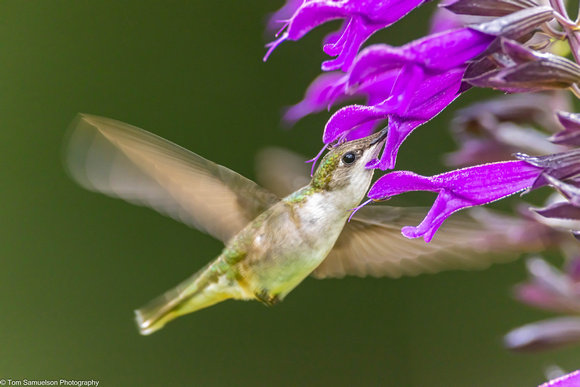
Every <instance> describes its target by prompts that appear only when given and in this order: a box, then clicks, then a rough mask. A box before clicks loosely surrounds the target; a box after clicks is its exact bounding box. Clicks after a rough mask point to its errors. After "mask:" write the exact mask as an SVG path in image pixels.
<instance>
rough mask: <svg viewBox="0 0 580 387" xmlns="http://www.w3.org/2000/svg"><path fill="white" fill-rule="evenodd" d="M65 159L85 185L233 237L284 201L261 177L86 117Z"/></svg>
mask: <svg viewBox="0 0 580 387" xmlns="http://www.w3.org/2000/svg"><path fill="white" fill-rule="evenodd" d="M69 130H70V141H69V145H68V148H67V150H66V154H65V163H66V166H67V167H68V170H69V172H70V174H71V175H72V177H73V178H74V179H75V180H76V181H77V182H78V183H79V184H80V185H82V186H83V187H85V188H87V189H89V190H91V191H98V192H102V193H104V194H106V195H109V196H113V197H118V198H122V199H124V200H126V201H128V202H130V203H133V204H138V205H142V206H148V207H151V208H153V209H155V210H157V211H159V212H160V213H162V214H164V215H168V216H170V217H172V218H174V219H176V220H179V221H181V222H183V223H185V224H187V225H188V226H191V227H195V228H197V229H199V230H201V231H204V232H207V233H209V234H211V235H213V236H214V237H216V238H218V239H220V240H222V241H223V242H226V241H228V240H229V239H230V238H231V237H232V236H234V235H235V234H236V233H238V232H239V231H240V230H241V229H242V228H243V227H244V226H246V225H247V224H248V222H250V221H251V220H252V219H254V218H255V217H256V216H257V215H259V214H260V213H262V212H263V211H264V210H266V209H267V208H269V207H270V206H272V205H273V204H275V203H276V202H278V200H279V199H278V198H277V197H276V196H275V195H274V194H272V193H270V192H269V191H267V190H265V189H263V188H261V187H260V186H258V185H257V184H255V183H254V182H252V181H251V180H249V179H246V178H245V177H243V176H241V175H239V174H238V173H236V172H234V171H232V170H230V169H228V168H225V167H223V166H221V165H218V164H215V163H212V162H211V161H208V160H206V159H204V158H203V157H201V156H198V155H196V154H195V153H193V152H190V151H188V150H186V149H184V148H182V147H180V146H178V145H175V144H173V143H171V142H169V141H167V140H164V139H162V138H161V137H158V136H156V135H154V134H151V133H149V132H146V131H144V130H142V129H139V128H137V127H135V126H132V125H129V124H125V123H122V122H120V121H116V120H112V119H109V118H104V117H98V116H92V115H87V114H79V115H78V116H77V118H76V119H75V120H74V121H73V123H72V124H71V126H70V129H69Z"/></svg>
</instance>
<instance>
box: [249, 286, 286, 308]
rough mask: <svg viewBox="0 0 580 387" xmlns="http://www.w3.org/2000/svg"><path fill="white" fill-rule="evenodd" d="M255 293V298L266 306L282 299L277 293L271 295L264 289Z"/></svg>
mask: <svg viewBox="0 0 580 387" xmlns="http://www.w3.org/2000/svg"><path fill="white" fill-rule="evenodd" d="M255 295H256V299H257V300H258V301H260V302H261V303H262V304H264V305H266V306H274V305H276V304H278V303H280V302H281V301H282V299H281V298H280V297H279V296H278V295H277V294H276V295H271V294H270V293H268V291H267V290H266V289H264V290H262V291H261V292H259V293H256V294H255Z"/></svg>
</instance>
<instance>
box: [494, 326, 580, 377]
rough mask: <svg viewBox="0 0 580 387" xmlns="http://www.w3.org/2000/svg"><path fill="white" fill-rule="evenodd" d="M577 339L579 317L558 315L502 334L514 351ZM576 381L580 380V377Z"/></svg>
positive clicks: (579, 335)
mask: <svg viewBox="0 0 580 387" xmlns="http://www.w3.org/2000/svg"><path fill="white" fill-rule="evenodd" d="M578 341H580V317H558V318H552V319H548V320H544V321H538V322H534V323H531V324H527V325H524V326H522V327H519V328H516V329H514V330H512V331H511V332H509V333H508V334H507V335H505V336H504V344H505V346H506V347H508V348H509V349H512V350H514V351H531V350H542V349H549V348H556V347H560V346H562V345H565V344H571V343H576V342H578ZM577 381H579V382H580V377H578V379H577ZM565 385H566V384H562V386H565ZM576 385H577V384H576ZM550 386H553V384H550ZM568 386H570V387H571V386H574V384H569V385H568Z"/></svg>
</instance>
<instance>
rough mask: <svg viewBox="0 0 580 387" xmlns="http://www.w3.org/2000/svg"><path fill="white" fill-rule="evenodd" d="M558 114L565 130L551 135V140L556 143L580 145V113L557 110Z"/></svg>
mask: <svg viewBox="0 0 580 387" xmlns="http://www.w3.org/2000/svg"><path fill="white" fill-rule="evenodd" d="M556 115H557V116H558V120H559V121H560V123H561V124H562V126H563V127H564V130H562V131H561V132H559V133H556V134H554V135H553V136H552V137H550V141H552V142H553V143H556V144H565V145H572V146H580V114H578V113H568V112H557V113H556Z"/></svg>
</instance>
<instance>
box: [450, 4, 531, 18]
mask: <svg viewBox="0 0 580 387" xmlns="http://www.w3.org/2000/svg"><path fill="white" fill-rule="evenodd" d="M442 6H443V7H445V9H448V10H450V11H451V12H453V13H456V14H460V15H477V16H504V15H509V14H510V13H513V12H516V11H519V10H521V9H524V8H531V7H536V6H538V4H537V3H536V2H535V1H533V0H452V1H447V2H444V4H442Z"/></svg>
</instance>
